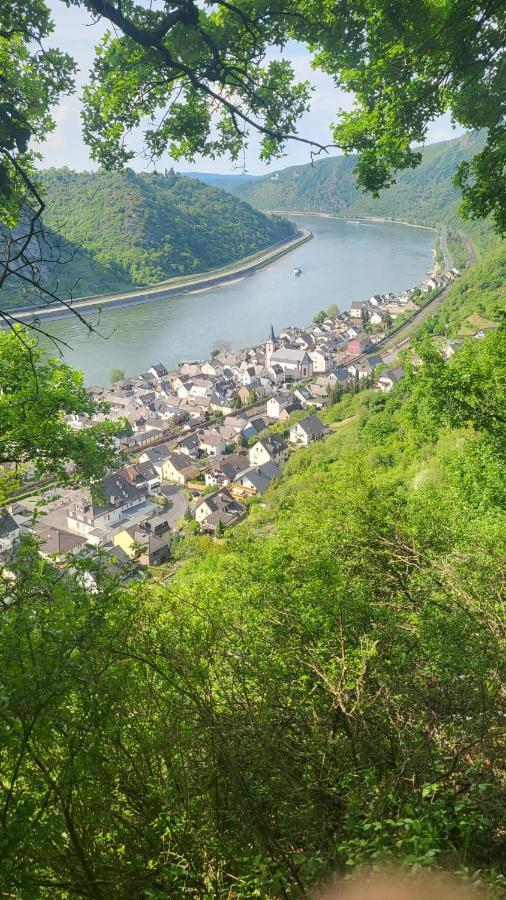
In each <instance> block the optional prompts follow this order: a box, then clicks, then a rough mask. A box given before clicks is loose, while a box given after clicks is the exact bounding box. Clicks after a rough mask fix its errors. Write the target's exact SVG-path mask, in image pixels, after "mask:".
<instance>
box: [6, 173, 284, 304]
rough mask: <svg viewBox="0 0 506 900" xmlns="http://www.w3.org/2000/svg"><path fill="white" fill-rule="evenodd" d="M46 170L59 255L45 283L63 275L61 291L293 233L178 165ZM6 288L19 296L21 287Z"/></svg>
mask: <svg viewBox="0 0 506 900" xmlns="http://www.w3.org/2000/svg"><path fill="white" fill-rule="evenodd" d="M42 177H43V182H44V186H45V199H46V203H47V208H46V211H45V213H44V226H45V229H46V232H47V240H46V247H45V252H44V254H43V255H44V256H48V257H49V258H52V260H53V261H52V262H51V263H49V264H47V265H46V266H45V271H44V276H45V283H49V284H50V286H51V287H52V288H54V287H55V286H56V284H57V283H58V287H59V293H60V295H61V296H63V297H65V296H69V294H70V293H72V295H73V296H74V297H78V296H83V295H87V294H94V293H102V292H107V291H112V290H118V289H120V290H121V289H127V288H129V287H133V286H141V285H145V284H150V283H153V282H156V281H162V280H164V279H166V278H171V277H172V276H177V275H187V274H191V273H193V272H195V273H198V272H205V271H208V270H209V269H213V268H215V267H218V266H223V265H227V264H228V263H231V262H234V261H235V260H238V259H240V258H241V257H243V256H247V255H248V254H250V253H254V252H256V251H258V250H262V249H264V248H265V247H268V246H269V245H270V244H273V243H275V242H277V241H279V240H281V239H283V238H286V237H288V236H289V235H290V234H291V233H293V226H292V225H291V224H290V223H288V222H287V221H285V220H283V219H280V218H278V217H268V216H265V215H264V214H263V213H261V212H259V211H258V210H256V209H252V207H251V206H249V205H248V204H247V203H245V202H243V201H242V200H240V199H237V198H236V197H233V196H232V195H231V194H229V193H226V192H225V191H222V190H219V189H218V188H215V187H211V186H209V185H206V184H203V183H202V182H200V181H198V180H196V179H194V178H185V177H183V176H178V175H174V174H172V173H170V174H167V175H156V174H137V173H135V172H133V171H131V170H127V172H125V173H124V174H119V173H77V172H72V171H70V170H69V169H50V170H48V171H46V172H44V173H43V176H42ZM58 244H59V245H60V248H59V249H60V250H61V259H60V261H59V262H57V261H56V259H57V257H58V256H59V253H58V252H57V251H56V249H55V248H56V246H57V245H58ZM51 248H53V249H52V250H51ZM9 287H10V288H12V284H11V285H9ZM4 296H5V297H6V299H7V301H8V300H9V299H11V300H12V303H14V302H16V300H17V302H18V303H19V299H20V290H19V287H18V289H17V293H16V294H12V293H9V294H7V292H6V291H4ZM11 305H12V304H11Z"/></svg>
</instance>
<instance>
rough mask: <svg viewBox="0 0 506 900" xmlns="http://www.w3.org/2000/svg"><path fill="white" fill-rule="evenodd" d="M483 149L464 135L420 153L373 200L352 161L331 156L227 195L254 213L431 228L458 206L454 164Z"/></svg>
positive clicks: (476, 136) (244, 185) (473, 137)
mask: <svg viewBox="0 0 506 900" xmlns="http://www.w3.org/2000/svg"><path fill="white" fill-rule="evenodd" d="M482 145H483V137H482V136H481V135H479V134H466V135H463V136H461V137H458V138H455V139H454V140H451V141H442V142H440V143H437V144H431V145H428V146H426V147H425V148H424V149H423V155H422V162H421V164H420V166H419V167H418V168H416V169H410V170H407V171H403V172H399V173H398V174H397V176H396V178H397V183H396V184H395V185H393V186H392V187H391V188H389V189H388V190H385V191H382V192H381V195H380V197H379V198H378V199H374V198H373V197H371V196H370V195H366V194H363V193H362V192H361V191H360V190H359V189H358V188H357V186H356V180H355V176H354V174H353V169H354V167H355V165H356V161H357V158H356V156H334V157H330V158H328V159H321V160H317V161H316V162H315V163H314V164H313V165H310V164H308V165H304V166H290V167H289V168H286V169H281V170H278V171H277V172H275V173H272V174H269V175H265V176H262V177H261V178H256V179H254V180H253V181H249V182H244V183H242V184H238V185H235V184H234V185H231V186H230V187H229V188H228V190H232V191H233V193H234V194H236V195H237V196H238V197H241V199H243V200H247V201H248V202H249V203H252V204H253V205H254V206H256V207H258V208H259V209H279V210H286V211H300V212H328V213H334V214H336V213H337V214H339V213H343V214H346V215H357V216H358V215H369V216H384V217H387V218H396V219H406V220H408V221H412V222H417V223H418V224H425V225H435V224H438V223H440V222H441V221H442V220H444V219H451V220H453V219H454V218H455V217H456V210H457V206H458V204H459V202H460V195H459V192H458V190H457V189H456V188H455V187H454V186H453V183H452V179H453V176H454V174H455V170H456V168H457V166H458V164H459V163H460V162H462V161H463V160H467V159H470V158H471V157H472V156H474V154H475V153H476V152H478V151H479V149H480V148H481V146H482Z"/></svg>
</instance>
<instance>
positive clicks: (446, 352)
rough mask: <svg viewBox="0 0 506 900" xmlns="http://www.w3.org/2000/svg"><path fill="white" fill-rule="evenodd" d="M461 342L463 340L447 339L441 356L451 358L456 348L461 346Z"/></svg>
mask: <svg viewBox="0 0 506 900" xmlns="http://www.w3.org/2000/svg"><path fill="white" fill-rule="evenodd" d="M462 344H463V341H448V343H447V344H445V346H444V347H443V356H444V357H445V359H451V357H452V356H455V354H456V352H457V350H459V349H460V348H461V347H462Z"/></svg>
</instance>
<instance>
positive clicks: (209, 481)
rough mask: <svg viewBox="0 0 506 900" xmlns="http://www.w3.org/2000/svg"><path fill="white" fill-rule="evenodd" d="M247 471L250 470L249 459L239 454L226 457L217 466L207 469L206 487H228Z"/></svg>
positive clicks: (205, 475)
mask: <svg viewBox="0 0 506 900" xmlns="http://www.w3.org/2000/svg"><path fill="white" fill-rule="evenodd" d="M246 469H249V460H248V459H247V457H245V456H239V454H237V453H235V454H233V455H231V456H224V457H222V459H220V460H219V461H218V462H217V463H216V465H214V466H212V467H211V468H209V469H207V470H206V472H205V473H204V481H205V484H206V487H214V486H221V487H227V486H228V485H229V484H232V482H233V481H235V480H236V478H237V476H238V475H239V474H240V473H241V472H244V471H245V470H246Z"/></svg>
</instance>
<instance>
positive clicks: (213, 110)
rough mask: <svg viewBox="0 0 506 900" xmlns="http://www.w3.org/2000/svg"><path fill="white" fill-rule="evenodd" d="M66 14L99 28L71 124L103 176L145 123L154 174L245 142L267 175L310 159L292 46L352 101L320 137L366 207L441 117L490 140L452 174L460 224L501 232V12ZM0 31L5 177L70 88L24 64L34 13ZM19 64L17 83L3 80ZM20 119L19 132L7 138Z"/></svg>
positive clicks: (186, 3) (212, 8) (104, 2)
mask: <svg viewBox="0 0 506 900" xmlns="http://www.w3.org/2000/svg"><path fill="white" fill-rule="evenodd" d="M72 2H73V5H81V6H83V7H86V9H87V10H88V11H89V12H90V14H91V15H92V16H94V17H97V16H98V17H103V18H104V19H106V20H108V21H109V22H110V23H111V30H110V31H109V32H108V33H107V34H106V36H105V38H104V40H103V41H102V43H101V45H100V46H99V47H98V48H97V53H96V59H95V63H94V66H93V70H92V73H91V80H90V83H89V85H88V87H87V88H86V90H85V109H84V117H83V121H84V135H85V138H86V140H87V141H88V143H89V145H90V147H91V150H92V154H93V156H94V158H95V159H96V160H98V161H99V162H100V163H101V164H102V165H104V166H105V167H108V168H111V167H112V168H114V167H121V166H123V165H124V164H125V163H126V162H128V160H129V159H130V158H131V157H132V151H131V150H129V149H128V145H127V143H126V142H125V139H126V138H127V137H128V134H129V132H130V131H131V130H132V129H134V128H136V127H138V126H139V125H143V126H144V125H145V123H146V119H147V120H148V126H147V128H145V132H144V137H145V143H146V147H147V149H148V151H149V153H150V155H151V157H152V158H154V159H156V158H158V157H159V156H161V154H162V153H164V152H165V151H167V150H168V151H169V152H170V153H171V155H172V156H173V157H174V158H181V157H184V158H186V159H192V158H193V157H194V156H195V155H196V154H205V155H208V156H215V155H218V154H223V153H228V154H229V155H230V156H231V157H232V159H235V160H237V159H239V158H240V155H241V153H242V151H243V149H244V148H245V146H247V143H248V135H249V134H250V133H251V130H256V131H257V132H259V133H260V135H261V156H262V158H264V159H266V160H269V159H272V158H273V157H275V156H276V155H279V154H281V153H282V152H283V149H284V147H285V146H286V142H287V141H288V140H291V139H295V140H299V141H304V142H305V143H307V144H308V148H310V149H312V150H313V151H315V152H319V151H321V150H322V149H324V148H322V147H321V146H319V145H318V144H317V143H315V142H314V141H313V140H312V137H311V135H304V134H297V133H296V131H297V123H298V120H299V119H300V117H301V115H302V113H303V112H304V111H305V110H306V109H307V107H308V104H309V101H310V96H311V91H310V85H309V84H308V83H297V82H296V80H295V78H294V72H293V68H292V66H291V65H290V63H289V62H288V61H287V60H286V58H284V57H279V51H281V50H283V48H285V46H286V44H287V41H289V40H292V39H294V40H297V41H300V42H301V43H302V44H304V45H305V46H306V47H307V48H308V50H309V51H310V52H311V53H312V56H313V60H314V65H315V66H317V67H320V68H321V69H322V70H323V71H325V72H328V73H329V74H330V75H331V76H332V77H333V78H334V80H335V82H336V85H337V86H339V87H341V88H344V89H345V90H347V91H351V92H352V93H353V94H354V96H355V100H356V102H355V107H354V109H353V110H352V111H351V112H347V113H343V112H341V113H339V111H338V110H336V113H337V119H336V122H335V123H334V125H333V135H334V140H335V142H336V145H338V146H340V147H342V148H344V149H345V150H346V151H352V150H356V151H358V152H359V154H360V156H359V160H358V163H357V171H358V179H359V183H360V184H361V185H362V186H363V187H364V188H365V189H366V190H369V191H372V192H373V193H374V194H376V193H377V192H378V191H379V190H380V189H381V188H383V187H385V186H386V185H388V184H390V183H391V181H392V179H393V177H394V173H395V171H396V170H397V169H403V168H410V167H414V166H416V165H418V163H419V162H420V153H419V151H418V150H416V149H414V147H413V145H414V144H416V143H420V142H423V141H424V139H425V137H426V134H427V128H428V124H429V123H430V121H431V120H433V119H434V118H436V117H437V116H439V115H441V114H442V113H444V112H448V113H450V114H451V116H452V117H453V119H454V121H455V122H458V123H460V124H462V125H464V126H465V127H467V128H471V129H485V130H486V132H487V135H488V137H487V143H486V145H485V147H484V149H483V150H482V151H481V152H480V153H479V154H477V155H476V156H475V157H474V159H473V160H471V161H469V162H465V163H464V164H462V165H461V166H460V167H459V170H458V175H457V178H458V182H459V184H460V186H461V188H462V190H463V192H464V205H463V209H464V212H465V213H466V215H469V216H471V217H480V216H484V215H488V214H491V215H492V216H493V217H494V220H495V223H496V226H497V228H498V229H499V230H504V229H505V227H506V218H505V217H506V213H505V196H504V165H505V153H506V149H505V132H504V112H505V90H504V84H505V65H506V62H505V51H504V47H505V16H506V13H505V10H504V3H503V2H502V0H491V2H489V3H487V4H484V3H483V2H482V0H466V2H462V0H443V2H439V3H434V2H432V0H423V2H419V3H412V2H411V0H395V2H393V3H392V2H391V0H388V2H386V0H353V2H352V3H342V4H339V3H338V4H337V5H336V4H335V3H334V2H326V0H324V2H321V0H282V2H279V0H274V2H273V0H260V2H255V3H252V2H251V0H239V2H237V3H230V2H228V0H215V2H208V3H206V4H205V5H203V6H200V7H199V6H198V5H197V4H196V3H195V2H193V0H178V2H176V3H169V2H165V0H159V2H157V3H155V4H150V5H149V7H147V6H146V5H145V4H141V3H135V2H134V0H128V2H120V0H72ZM9 6H10V7H12V4H10V5H9ZM2 17H3V19H4V21H3V22H2V23H1V24H2V29H3V34H4V37H2V41H3V46H4V49H7V50H11V49H14V51H15V52H14V66H15V68H14V70H13V72H12V77H13V78H15V80H16V90H17V93H15V94H14V99H13V97H10V100H9V102H11V103H12V109H11V111H10V112H8V110H7V111H4V116H5V115H9V117H10V118H9V122H10V123H11V124H10V125H9V127H8V128H7V132H6V134H7V139H8V140H7V143H5V146H4V151H3V153H4V157H5V159H6V160H7V161H8V162H9V165H13V163H12V161H11V160H10V159H9V153H10V154H11V155H12V152H13V150H12V148H14V150H15V152H16V153H18V154H19V155H20V157H23V154H24V153H26V150H27V141H28V139H29V138H30V137H31V136H32V135H35V134H37V133H40V130H41V126H42V125H44V127H45V128H46V130H47V127H48V125H49V118H48V116H49V107H50V106H51V104H52V103H54V101H55V99H56V98H57V97H58V95H59V94H60V93H61V91H62V90H68V89H69V87H70V80H69V69H70V61H69V59H68V57H66V56H65V54H63V55H62V54H55V53H53V52H52V51H51V52H50V53H49V52H47V51H45V52H44V53H43V54H41V55H40V56H37V54H35V55H34V54H33V53H32V52H31V50H30V47H31V44H32V43H33V40H34V39H35V40H36V41H42V40H43V39H44V37H45V36H47V34H48V32H49V31H50V28H51V25H50V19H49V17H48V13H47V9H46V7H45V6H44V4H43V2H42V0H37V2H35V0H17V2H16V4H15V8H14V14H12V13H10V12H9V10H7V7H6V5H5V4H4V5H3V6H2ZM272 48H274V50H275V51H278V57H276V58H274V59H273V58H272V53H271V49H272ZM269 54H270V55H269ZM19 58H22V59H23V60H25V63H26V65H23V67H22V68H23V72H21V71H20V65H19V64H18V65H17V68H16V59H19ZM42 61H43V62H42ZM26 66H28V67H34V73H33V75H34V77H33V78H29V79H27V78H26V77H25V75H26V73H25V69H26ZM21 75H22V76H23V77H21ZM10 93H11V94H12V89H11V90H10ZM34 95H35V96H34ZM18 119H19V120H20V121H21V120H22V125H21V126H20V127H21V128H22V132H19V131H16V129H17V128H18V125H15V124H12V123H14V120H15V121H16V122H17V121H18ZM9 147H10V148H11V149H10V150H9ZM2 178H3V181H2V190H3V197H4V203H5V202H7V199H8V196H9V189H10V184H11V183H12V182H13V181H15V180H16V179H17V178H18V175H17V174H16V173H14V172H13V171H11V170H9V172H7V170H5V169H4V170H3V176H2ZM9 202H10V201H9Z"/></svg>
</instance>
